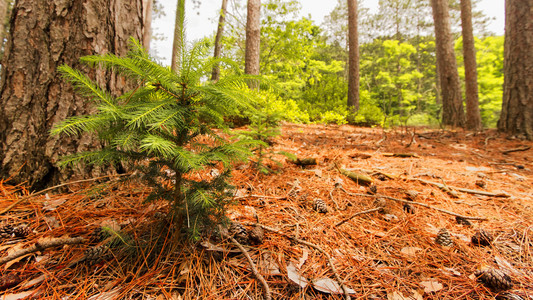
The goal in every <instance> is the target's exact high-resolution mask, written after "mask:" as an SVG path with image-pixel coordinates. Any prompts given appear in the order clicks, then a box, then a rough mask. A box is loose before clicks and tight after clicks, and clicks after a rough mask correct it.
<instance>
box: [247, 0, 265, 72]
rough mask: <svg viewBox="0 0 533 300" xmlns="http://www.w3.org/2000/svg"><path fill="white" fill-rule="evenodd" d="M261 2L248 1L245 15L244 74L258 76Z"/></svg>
mask: <svg viewBox="0 0 533 300" xmlns="http://www.w3.org/2000/svg"><path fill="white" fill-rule="evenodd" d="M260 21H261V0H248V6H247V15H246V49H245V54H244V61H245V62H244V73H246V74H250V75H259V54H260V52H259V51H260V45H261V23H260Z"/></svg>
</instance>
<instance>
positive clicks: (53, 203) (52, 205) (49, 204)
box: [43, 197, 67, 211]
mask: <svg viewBox="0 0 533 300" xmlns="http://www.w3.org/2000/svg"><path fill="white" fill-rule="evenodd" d="M66 201H67V198H66V197H64V198H59V199H55V200H48V201H45V202H44V206H43V210H46V211H53V210H56V208H57V207H58V206H60V205H61V204H63V203H65V202H66Z"/></svg>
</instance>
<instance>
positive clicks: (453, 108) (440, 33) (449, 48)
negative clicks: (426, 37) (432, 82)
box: [431, 0, 464, 127]
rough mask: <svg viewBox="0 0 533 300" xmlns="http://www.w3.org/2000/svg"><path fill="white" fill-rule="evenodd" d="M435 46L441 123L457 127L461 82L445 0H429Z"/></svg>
mask: <svg viewBox="0 0 533 300" xmlns="http://www.w3.org/2000/svg"><path fill="white" fill-rule="evenodd" d="M431 7H432V9H433V20H434V26H435V43H436V46H437V65H438V68H437V69H438V73H439V74H438V76H439V77H440V93H441V97H442V123H443V125H451V126H457V127H463V126H464V111H463V99H462V95H461V83H460V81H459V73H458V71H457V61H456V59H455V53H454V48H453V38H452V36H451V31H450V16H449V13H448V1H447V0H431Z"/></svg>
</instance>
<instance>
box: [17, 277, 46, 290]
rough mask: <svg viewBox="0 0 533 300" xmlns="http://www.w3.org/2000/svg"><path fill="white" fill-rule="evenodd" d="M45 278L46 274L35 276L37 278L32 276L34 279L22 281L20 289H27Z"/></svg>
mask: <svg viewBox="0 0 533 300" xmlns="http://www.w3.org/2000/svg"><path fill="white" fill-rule="evenodd" d="M45 279H46V275H41V276H39V277H37V278H34V279H32V280H30V281H28V282H26V283H24V284H23V285H22V286H21V288H22V289H27V288H29V287H31V286H34V285H36V284H38V283H41V282H43V281H44V280H45Z"/></svg>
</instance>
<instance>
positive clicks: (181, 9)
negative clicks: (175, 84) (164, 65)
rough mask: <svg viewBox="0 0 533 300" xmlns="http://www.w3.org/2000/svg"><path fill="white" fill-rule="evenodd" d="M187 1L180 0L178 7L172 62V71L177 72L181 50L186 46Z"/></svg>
mask: <svg viewBox="0 0 533 300" xmlns="http://www.w3.org/2000/svg"><path fill="white" fill-rule="evenodd" d="M184 25H185V0H178V4H177V6H176V23H175V24H174V43H173V44H172V61H171V63H170V69H171V70H172V71H174V72H177V71H178V70H179V68H180V61H181V49H182V48H183V46H184V44H185V27H184Z"/></svg>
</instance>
